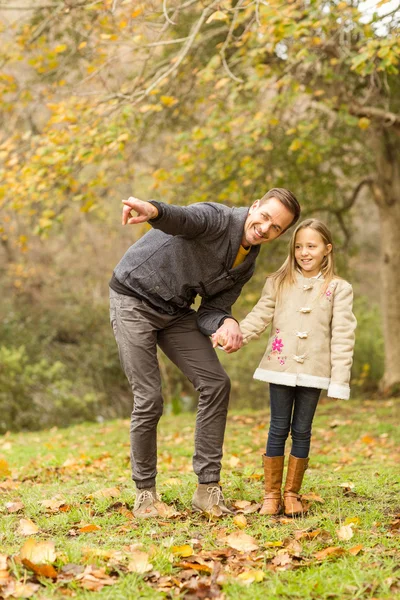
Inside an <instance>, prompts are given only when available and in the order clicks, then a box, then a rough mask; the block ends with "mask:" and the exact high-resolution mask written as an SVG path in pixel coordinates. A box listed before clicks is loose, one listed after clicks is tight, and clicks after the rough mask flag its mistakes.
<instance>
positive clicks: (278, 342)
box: [272, 336, 283, 353]
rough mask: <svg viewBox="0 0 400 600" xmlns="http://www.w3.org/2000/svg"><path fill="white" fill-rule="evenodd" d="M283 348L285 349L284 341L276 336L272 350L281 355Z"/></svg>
mask: <svg viewBox="0 0 400 600" xmlns="http://www.w3.org/2000/svg"><path fill="white" fill-rule="evenodd" d="M282 348H283V342H282V340H281V339H279V338H277V337H276V336H275V337H274V341H273V342H272V350H275V351H276V352H279V353H280V352H282Z"/></svg>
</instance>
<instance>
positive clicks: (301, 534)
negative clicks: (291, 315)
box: [294, 529, 331, 540]
mask: <svg viewBox="0 0 400 600" xmlns="http://www.w3.org/2000/svg"><path fill="white" fill-rule="evenodd" d="M294 538H295V540H314V539H315V538H320V539H324V540H330V539H331V534H330V533H329V531H326V530H325V529H314V530H313V531H307V530H301V529H300V530H299V531H295V533H294Z"/></svg>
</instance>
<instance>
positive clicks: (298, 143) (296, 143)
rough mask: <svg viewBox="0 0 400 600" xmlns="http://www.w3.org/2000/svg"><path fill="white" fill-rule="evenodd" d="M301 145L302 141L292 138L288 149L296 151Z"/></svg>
mask: <svg viewBox="0 0 400 600" xmlns="http://www.w3.org/2000/svg"><path fill="white" fill-rule="evenodd" d="M301 146H302V141H301V140H299V139H295V140H293V142H292V143H291V144H290V146H289V150H290V151H291V152H296V150H299V149H300V148H301Z"/></svg>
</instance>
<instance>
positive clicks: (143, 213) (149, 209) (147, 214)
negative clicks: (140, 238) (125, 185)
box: [122, 196, 158, 225]
mask: <svg viewBox="0 0 400 600" xmlns="http://www.w3.org/2000/svg"><path fill="white" fill-rule="evenodd" d="M122 203H123V204H124V207H123V209H122V225H126V224H127V223H128V225H136V224H137V223H145V222H146V221H148V220H149V219H154V218H155V217H157V216H158V210H157V209H156V207H155V206H154V205H153V204H151V203H150V202H143V200H139V198H134V197H133V196H131V197H130V198H128V200H122ZM132 210H134V211H135V212H136V213H137V216H136V217H132Z"/></svg>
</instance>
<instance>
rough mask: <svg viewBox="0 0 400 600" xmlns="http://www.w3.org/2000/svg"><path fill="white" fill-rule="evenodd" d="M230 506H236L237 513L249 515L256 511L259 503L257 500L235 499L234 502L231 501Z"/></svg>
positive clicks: (259, 505)
mask: <svg viewBox="0 0 400 600" xmlns="http://www.w3.org/2000/svg"><path fill="white" fill-rule="evenodd" d="M232 506H233V507H234V508H236V511H237V512H238V513H243V514H245V515H249V514H251V513H255V512H257V511H258V510H259V509H260V507H261V504H259V503H257V502H249V501H248V500H237V501H236V502H233V505H232Z"/></svg>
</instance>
